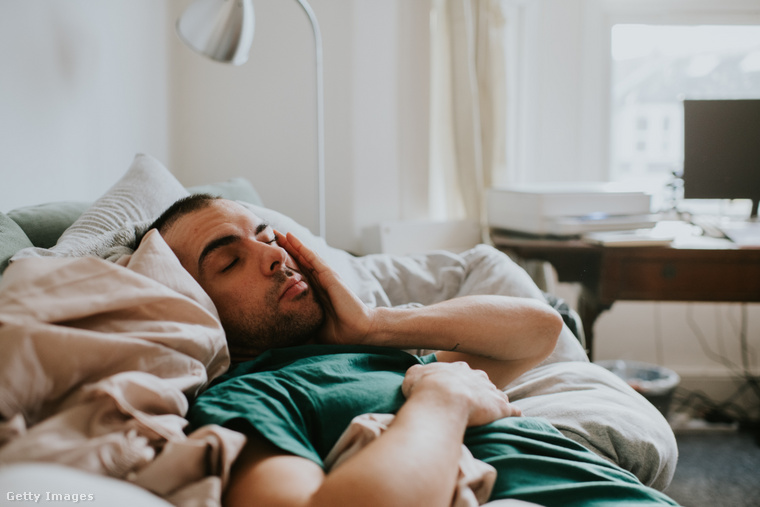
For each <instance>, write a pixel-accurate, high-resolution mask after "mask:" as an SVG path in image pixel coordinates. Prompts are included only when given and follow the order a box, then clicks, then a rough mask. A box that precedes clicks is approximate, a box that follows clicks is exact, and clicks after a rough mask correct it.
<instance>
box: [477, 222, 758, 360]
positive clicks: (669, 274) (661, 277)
mask: <svg viewBox="0 0 760 507" xmlns="http://www.w3.org/2000/svg"><path fill="white" fill-rule="evenodd" d="M491 240H492V241H493V242H494V246H496V248H498V249H500V250H502V251H504V252H511V253H513V254H515V255H517V256H518V257H521V258H523V259H526V260H543V261H546V262H549V263H550V264H552V266H554V268H555V269H556V271H557V276H558V278H559V281H561V282H576V283H580V284H581V287H582V290H581V296H580V299H579V301H578V314H579V315H580V316H581V319H582V320H583V330H584V332H585V334H586V344H587V348H588V353H589V357H592V358H593V344H594V331H593V330H594V322H595V321H596V319H597V317H599V315H600V314H601V313H602V312H604V311H605V310H608V309H609V308H610V307H611V306H612V304H613V303H614V302H615V301H711V302H760V249H749V248H747V249H742V248H720V249H715V248H679V247H672V246H651V247H650V246H646V247H621V246H601V245H594V244H590V243H587V242H585V241H583V240H581V239H547V238H533V237H527V236H523V235H517V234H510V233H508V232H505V231H501V230H492V231H491Z"/></svg>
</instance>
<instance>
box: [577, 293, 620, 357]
mask: <svg viewBox="0 0 760 507" xmlns="http://www.w3.org/2000/svg"><path fill="white" fill-rule="evenodd" d="M611 306H612V305H609V304H601V303H599V297H598V296H597V294H596V292H594V291H592V290H590V289H588V288H587V287H585V286H584V287H583V290H582V291H581V294H580V297H579V298H578V315H580V317H581V321H583V333H584V334H585V335H586V353H587V354H588V357H589V359H591V360H592V361H593V360H594V323H595V322H596V319H597V317H599V315H601V314H602V312H604V311H606V310H609V309H610V307H611Z"/></svg>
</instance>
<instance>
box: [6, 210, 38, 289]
mask: <svg viewBox="0 0 760 507" xmlns="http://www.w3.org/2000/svg"><path fill="white" fill-rule="evenodd" d="M31 246H32V242H31V241H30V240H29V238H28V237H27V236H26V234H24V231H23V229H21V227H19V225H18V224H17V223H16V222H14V221H13V220H11V218H10V217H9V216H8V215H6V214H5V213H0V274H2V273H3V271H5V268H6V267H8V261H9V260H10V258H11V257H13V255H14V254H15V253H16V252H18V251H19V250H21V249H22V248H28V247H31Z"/></svg>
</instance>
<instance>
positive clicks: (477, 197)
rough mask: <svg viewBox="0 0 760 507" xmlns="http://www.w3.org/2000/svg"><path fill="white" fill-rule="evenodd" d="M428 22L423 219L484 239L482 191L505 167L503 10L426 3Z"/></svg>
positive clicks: (464, 2) (472, 3) (494, 4)
mask: <svg viewBox="0 0 760 507" xmlns="http://www.w3.org/2000/svg"><path fill="white" fill-rule="evenodd" d="M431 16H432V17H431V59H432V64H431V142H430V147H431V153H430V161H431V174H430V181H431V185H430V203H431V214H432V215H433V217H434V218H436V219H449V220H451V219H462V218H466V219H472V220H476V221H477V222H478V223H479V224H481V226H482V229H483V230H484V231H485V227H484V226H485V220H486V216H485V189H487V188H488V187H489V186H490V185H491V181H492V177H493V174H494V172H495V171H498V170H503V168H504V166H505V164H506V139H507V138H506V125H507V118H506V115H507V106H506V98H507V75H506V21H507V20H506V7H505V4H504V2H503V1H500V0H434V1H433V5H432V14H431Z"/></svg>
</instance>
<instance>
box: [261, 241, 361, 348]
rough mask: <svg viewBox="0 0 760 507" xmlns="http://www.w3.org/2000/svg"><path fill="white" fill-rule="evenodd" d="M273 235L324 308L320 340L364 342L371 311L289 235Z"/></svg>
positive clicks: (312, 253) (330, 270)
mask: <svg viewBox="0 0 760 507" xmlns="http://www.w3.org/2000/svg"><path fill="white" fill-rule="evenodd" d="M275 235H276V238H277V244H278V245H280V246H281V247H282V248H284V249H285V251H286V252H288V254H289V255H290V256H291V257H292V258H293V259H294V260H295V261H296V263H297V264H298V266H299V267H300V269H301V273H302V274H303V275H304V276H306V277H307V279H308V281H309V286H310V287H311V289H312V290H314V291H315V293H316V296H317V299H318V300H319V302H320V303H321V304H322V307H323V308H324V311H325V322H324V324H323V326H322V328H321V330H320V336H319V341H320V343H333V344H362V343H368V342H369V338H370V335H371V331H372V318H373V312H372V310H371V309H370V308H368V307H367V306H366V305H365V304H364V303H363V302H362V301H361V300H360V299H359V298H358V297H356V295H355V294H354V293H353V292H352V291H351V289H349V288H348V286H347V285H346V284H345V283H344V282H343V281H342V280H341V278H340V275H338V273H337V272H335V271H334V270H333V269H332V268H330V266H328V265H327V263H325V261H324V260H323V259H322V258H321V257H319V255H317V254H316V253H315V252H314V251H312V250H310V249H309V248H307V247H306V246H305V245H304V244H303V243H301V241H300V240H299V239H298V238H296V237H295V236H294V235H293V234H291V233H288V234H287V236H284V235H282V234H280V233H279V232H277V231H275Z"/></svg>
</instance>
